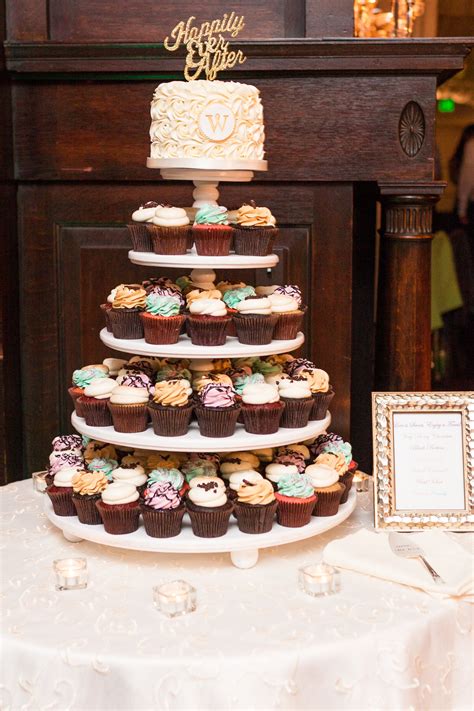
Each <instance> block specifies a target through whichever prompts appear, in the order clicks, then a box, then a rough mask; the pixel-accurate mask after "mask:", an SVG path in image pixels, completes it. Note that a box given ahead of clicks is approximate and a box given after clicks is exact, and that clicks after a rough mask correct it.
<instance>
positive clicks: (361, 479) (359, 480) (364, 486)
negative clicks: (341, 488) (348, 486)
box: [352, 470, 372, 493]
mask: <svg viewBox="0 0 474 711" xmlns="http://www.w3.org/2000/svg"><path fill="white" fill-rule="evenodd" d="M371 480H372V477H370V476H369V475H368V474H364V472H360V471H359V470H357V471H356V472H355V474H354V479H353V480H352V483H353V485H354V486H355V490H356V491H358V492H359V493H363V492H367V491H369V488H370V482H371Z"/></svg>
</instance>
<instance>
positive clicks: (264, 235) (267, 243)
mask: <svg viewBox="0 0 474 711" xmlns="http://www.w3.org/2000/svg"><path fill="white" fill-rule="evenodd" d="M234 219H235V221H234V222H233V227H234V251H235V253H236V254H242V255H247V256H257V257H264V256H266V255H267V254H271V252H272V249H273V243H274V241H275V239H276V237H277V236H278V228H277V227H276V219H275V217H274V216H273V215H272V213H271V212H270V210H269V209H268V207H257V206H256V204H255V202H253V200H252V201H251V202H250V204H248V205H247V204H245V203H244V204H243V205H242V207H241V208H239V210H237V213H236V214H235V218H234Z"/></svg>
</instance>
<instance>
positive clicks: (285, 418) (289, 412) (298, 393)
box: [278, 379, 313, 428]
mask: <svg viewBox="0 0 474 711" xmlns="http://www.w3.org/2000/svg"><path fill="white" fill-rule="evenodd" d="M278 391H279V393H280V398H281V399H282V401H283V402H284V403H285V409H284V410H283V415H282V418H281V420H280V427H290V428H295V427H306V425H307V424H308V419H309V415H310V412H311V408H312V407H313V399H312V397H311V390H310V387H309V384H308V383H307V382H306V380H291V379H290V380H282V381H281V382H280V384H279V385H278Z"/></svg>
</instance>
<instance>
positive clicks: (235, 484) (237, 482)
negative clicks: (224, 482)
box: [227, 469, 273, 513]
mask: <svg viewBox="0 0 474 711" xmlns="http://www.w3.org/2000/svg"><path fill="white" fill-rule="evenodd" d="M244 480H245V481H247V482H248V483H249V484H256V483H257V482H258V481H262V480H263V476H262V475H261V474H259V473H258V472H257V471H255V469H244V471H237V472H232V474H231V475H230V476H229V480H228V490H227V495H228V497H229V499H230V500H231V501H235V499H236V498H237V492H238V490H239V488H240V487H241V485H242V482H243V481H244ZM269 483H270V482H269ZM272 490H273V487H272ZM234 513H235V512H234Z"/></svg>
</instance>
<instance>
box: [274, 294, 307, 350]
mask: <svg viewBox="0 0 474 711" xmlns="http://www.w3.org/2000/svg"><path fill="white" fill-rule="evenodd" d="M268 298H269V299H270V302H271V305H272V312H273V313H274V314H277V315H278V321H277V322H276V325H275V330H274V331H273V338H274V339H276V340H293V339H294V338H296V336H297V335H298V331H299V330H300V328H301V326H302V324H303V319H304V315H305V313H306V311H307V307H306V306H303V297H302V295H301V289H300V288H299V287H298V286H296V285H295V284H285V285H283V286H278V287H277V288H276V289H275V291H274V292H273V293H272V294H270V295H269V297H268Z"/></svg>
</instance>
